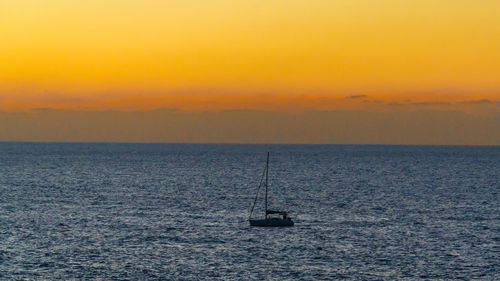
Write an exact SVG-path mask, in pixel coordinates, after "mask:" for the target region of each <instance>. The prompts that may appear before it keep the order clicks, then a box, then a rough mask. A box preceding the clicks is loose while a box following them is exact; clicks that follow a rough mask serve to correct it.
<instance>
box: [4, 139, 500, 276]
mask: <svg viewBox="0 0 500 281" xmlns="http://www.w3.org/2000/svg"><path fill="white" fill-rule="evenodd" d="M267 151H269V152H270V163H269V185H268V194H269V206H270V208H273V209H280V210H288V211H290V215H291V217H292V218H293V220H294V221H295V226H293V227H285V228H260V227H250V226H249V222H248V218H249V212H250V208H251V206H252V204H253V202H254V200H255V198H256V197H257V204H256V207H255V211H254V213H253V217H262V216H263V215H264V206H263V204H264V203H263V202H264V198H263V197H264V192H263V189H262V188H261V189H260V191H259V192H258V193H257V190H258V187H259V183H260V181H261V178H262V174H263V170H264V167H265V161H266V152H267ZM499 199H500V147H453V146H386V145H205V144H118V143H108V144H103V143H16V142H3V143H0V280H341V279H345V280H500V204H499V203H500V200H499Z"/></svg>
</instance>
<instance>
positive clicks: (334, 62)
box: [0, 0, 500, 144]
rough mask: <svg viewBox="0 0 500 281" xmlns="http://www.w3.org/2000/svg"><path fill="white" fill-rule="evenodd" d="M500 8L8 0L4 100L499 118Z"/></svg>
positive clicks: (118, 107) (96, 107)
mask: <svg viewBox="0 0 500 281" xmlns="http://www.w3.org/2000/svg"><path fill="white" fill-rule="evenodd" d="M499 14H500V1H497V0H439V1H435V0H434V1H430V0H418V1H416V0H336V1H330V0H308V1H298V0H287V1H281V0H267V1H258V0H247V1H229V0H227V1H226V0H212V1H202V0H184V1H169V0H164V1H159V0H119V1H118V0H87V1H71V0H23V1H17V0H0V111H2V112H3V113H4V114H8V113H9V114H13V115H12V116H18V115H16V113H26V114H28V113H30V112H31V114H35V115H36V114H40V113H39V112H38V111H37V110H39V109H50V110H55V111H57V110H59V111H64V112H67V111H72V112H76V113H79V112H88V114H89V115H88V116H90V115H91V114H92V113H93V112H94V113H95V112H102V111H113V112H136V111H141V112H147V111H154V110H159V109H175V110H181V111H183V112H187V113H191V114H194V115H196V114H199V113H200V112H212V113H217V112H222V111H234V110H239V111H241V112H246V111H249V110H250V111H265V112H279V113H283V114H291V113H293V114H307V112H311V111H349V112H359V116H362V115H363V114H364V113H367V112H376V113H380V114H409V113H411V112H424V111H425V112H444V113H449V114H454V112H462V113H465V114H467V116H469V117H470V118H471V120H472V119H474V118H483V117H484V118H486V117H487V118H490V119H489V120H498V116H499V115H500V52H499V51H498V50H500V17H499V16H498V15H499ZM76 113H75V114H76ZM242 114H243V115H244V113H242ZM194 115H193V116H194ZM117 116H121V115H119V114H118V115H117ZM301 116H302V115H301ZM304 116H305V115H304ZM363 116H364V115H363ZM439 116H441V115H439ZM352 118H354V119H356V115H355V114H354V115H353V116H352ZM354 119H353V120H354ZM5 120H7V119H5ZM5 120H4V121H3V122H7V121H5ZM9 120H13V119H11V118H10V119H9ZM120 120H121V121H120V122H125V121H124V120H125V119H120ZM9 122H10V121H9ZM12 122H14V121H12ZM144 122H145V121H144ZM151 122H154V121H151ZM174 122H175V121H174ZM315 122H321V120H316V121H315ZM492 122H495V121H492ZM0 125H1V124H0ZM26 126H28V125H26ZM424 127H425V126H424ZM485 128H486V127H485ZM359 129H361V128H359ZM46 130H47V132H48V133H49V135H50V133H53V131H54V130H55V129H54V128H50V126H49V127H47V129H46ZM398 130H399V132H401V133H402V131H401V129H398V128H394V130H393V131H391V133H395V135H397V133H398ZM431 131H432V130H431ZM424 133H425V132H424ZM26 134H28V135H23V136H18V135H16V136H17V137H15V138H16V139H18V138H20V139H26V138H34V139H37V136H36V135H29V133H26ZM89 134H90V135H89V136H88V137H89V138H92V134H96V132H93V131H92V130H90V131H89ZM14 135H15V134H14V133H12V134H11V135H9V134H7V135H5V136H4V139H12V138H14ZM428 137H429V139H430V140H432V134H430V135H429V136H428ZM229 139H230V137H229V136H225V135H223V134H221V135H220V136H219V138H218V141H220V142H225V141H226V140H229ZM63 140H64V139H63ZM118 140H123V141H127V140H129V139H127V138H123V139H120V138H118ZM144 140H146V141H147V138H145V139H144ZM193 140H194V139H190V138H189V137H186V138H185V139H181V140H180V141H193ZM196 140H200V141H203V136H200V138H196ZM317 140H318V139H317V138H311V140H310V141H311V142H315V141H317ZM283 141H284V142H296V141H298V139H296V138H295V137H290V139H288V140H283ZM339 141H341V140H339ZM372 141H373V142H377V138H375V137H374V138H373V140H372ZM388 141H389V142H391V141H390V140H388ZM331 142H337V141H335V140H331ZM349 142H354V143H356V142H359V141H356V140H349ZM368 142H370V139H369V138H368ZM394 142H397V141H396V140H394ZM424 143H427V142H424ZM430 143H432V141H431V142H430ZM436 143H437V141H436ZM445 143H446V142H445ZM449 143H450V144H453V143H462V142H461V139H460V136H456V137H455V139H454V141H451V140H450V141H449ZM482 143H488V144H492V143H493V144H498V141H491V140H488V141H487V140H486V138H485V139H484V141H483V142H482Z"/></svg>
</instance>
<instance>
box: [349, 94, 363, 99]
mask: <svg viewBox="0 0 500 281" xmlns="http://www.w3.org/2000/svg"><path fill="white" fill-rule="evenodd" d="M367 97H368V96H367V95H352V96H348V97H347V98H349V99H362V98H367Z"/></svg>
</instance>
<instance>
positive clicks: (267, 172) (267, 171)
mask: <svg viewBox="0 0 500 281" xmlns="http://www.w3.org/2000/svg"><path fill="white" fill-rule="evenodd" d="M268 174H269V151H268V152H267V160H266V218H267V178H268Z"/></svg>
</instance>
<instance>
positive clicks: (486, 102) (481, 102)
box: [460, 99, 493, 104]
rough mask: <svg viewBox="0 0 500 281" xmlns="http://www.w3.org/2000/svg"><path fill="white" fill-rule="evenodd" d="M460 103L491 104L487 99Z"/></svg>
mask: <svg viewBox="0 0 500 281" xmlns="http://www.w3.org/2000/svg"><path fill="white" fill-rule="evenodd" d="M460 103H462V104H491V103H493V102H492V101H490V100H488V99H481V100H469V101H462V102H460Z"/></svg>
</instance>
